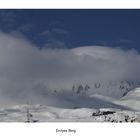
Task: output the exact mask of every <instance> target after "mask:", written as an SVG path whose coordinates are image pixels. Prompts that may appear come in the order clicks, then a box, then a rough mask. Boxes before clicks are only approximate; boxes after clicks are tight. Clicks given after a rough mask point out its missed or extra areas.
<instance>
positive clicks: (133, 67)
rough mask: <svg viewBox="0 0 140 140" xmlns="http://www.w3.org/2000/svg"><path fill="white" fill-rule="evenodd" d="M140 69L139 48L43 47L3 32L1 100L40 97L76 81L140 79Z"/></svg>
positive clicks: (1, 38) (0, 72)
mask: <svg viewBox="0 0 140 140" xmlns="http://www.w3.org/2000/svg"><path fill="white" fill-rule="evenodd" d="M139 72H140V55H139V53H138V52H137V51H135V50H127V51H126V50H122V49H120V48H111V47H102V46H87V47H77V48H75V49H56V48H55V49H53V48H45V49H42V50H39V49H38V47H37V46H36V45H34V44H33V43H32V42H30V41H29V40H27V39H26V38H25V37H24V36H22V35H19V36H18V35H13V34H6V33H4V32H2V31H1V32H0V102H3V101H4V99H7V102H9V104H10V102H17V101H18V99H19V101H20V102H21V101H22V102H25V100H27V99H28V98H29V97H30V98H32V99H34V100H36V99H37V98H38V99H39V98H41V96H40V95H41V94H43V93H45V92H47V91H48V90H50V89H57V88H58V89H61V88H63V89H70V88H71V87H72V85H73V84H74V83H88V82H89V83H90V82H94V81H100V80H101V81H108V80H111V81H113V80H133V81H140V77H139ZM34 97H37V98H34ZM15 98H16V100H14V99H15ZM7 104H8V103H7Z"/></svg>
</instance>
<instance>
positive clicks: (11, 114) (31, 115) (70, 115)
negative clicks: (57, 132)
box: [0, 105, 140, 122]
mask: <svg viewBox="0 0 140 140" xmlns="http://www.w3.org/2000/svg"><path fill="white" fill-rule="evenodd" d="M27 110H28V113H27ZM0 122H140V113H139V112H133V111H122V110H120V109H114V108H101V109H92V108H75V109H64V108H58V107H51V106H42V105H17V106H13V107H10V108H5V109H0Z"/></svg>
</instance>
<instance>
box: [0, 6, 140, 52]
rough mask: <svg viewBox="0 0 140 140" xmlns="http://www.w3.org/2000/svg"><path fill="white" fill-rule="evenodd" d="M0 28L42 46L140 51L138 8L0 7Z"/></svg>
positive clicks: (139, 17)
mask: <svg viewBox="0 0 140 140" xmlns="http://www.w3.org/2000/svg"><path fill="white" fill-rule="evenodd" d="M0 29H1V30H2V31H4V32H8V33H11V32H12V33H15V34H16V33H18V34H22V35H24V36H25V37H26V38H27V39H28V40H30V41H31V42H33V43H34V44H36V45H37V46H38V47H41V48H42V47H51V48H56V47H57V48H59V47H60V48H75V47H78V46H89V45H100V46H111V47H121V48H124V49H130V48H135V49H136V50H138V51H140V49H139V46H140V41H139V36H140V10H99V9H98V10H53V9H51V10H45V9H44V10H43V9H42V10H39V9H37V10H0Z"/></svg>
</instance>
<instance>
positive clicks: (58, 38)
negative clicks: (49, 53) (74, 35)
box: [39, 28, 70, 48]
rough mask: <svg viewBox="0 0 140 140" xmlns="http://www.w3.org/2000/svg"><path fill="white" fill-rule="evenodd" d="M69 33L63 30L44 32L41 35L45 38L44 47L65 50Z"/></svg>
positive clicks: (53, 29)
mask: <svg viewBox="0 0 140 140" xmlns="http://www.w3.org/2000/svg"><path fill="white" fill-rule="evenodd" d="M69 33H70V32H69V31H67V30H64V29H62V28H52V29H49V30H44V31H42V32H41V33H40V34H39V35H40V36H41V38H44V45H43V47H46V48H52V47H53V48H65V47H66V46H67V42H66V40H67V37H68V36H69Z"/></svg>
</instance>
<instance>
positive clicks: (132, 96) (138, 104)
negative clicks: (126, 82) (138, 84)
mask: <svg viewBox="0 0 140 140" xmlns="http://www.w3.org/2000/svg"><path fill="white" fill-rule="evenodd" d="M114 103H116V104H119V105H123V106H125V107H128V108H131V109H133V110H137V111H140V88H135V89H133V90H131V91H130V92H128V93H127V94H126V95H125V96H124V97H122V98H121V99H120V100H117V101H115V102H114Z"/></svg>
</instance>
